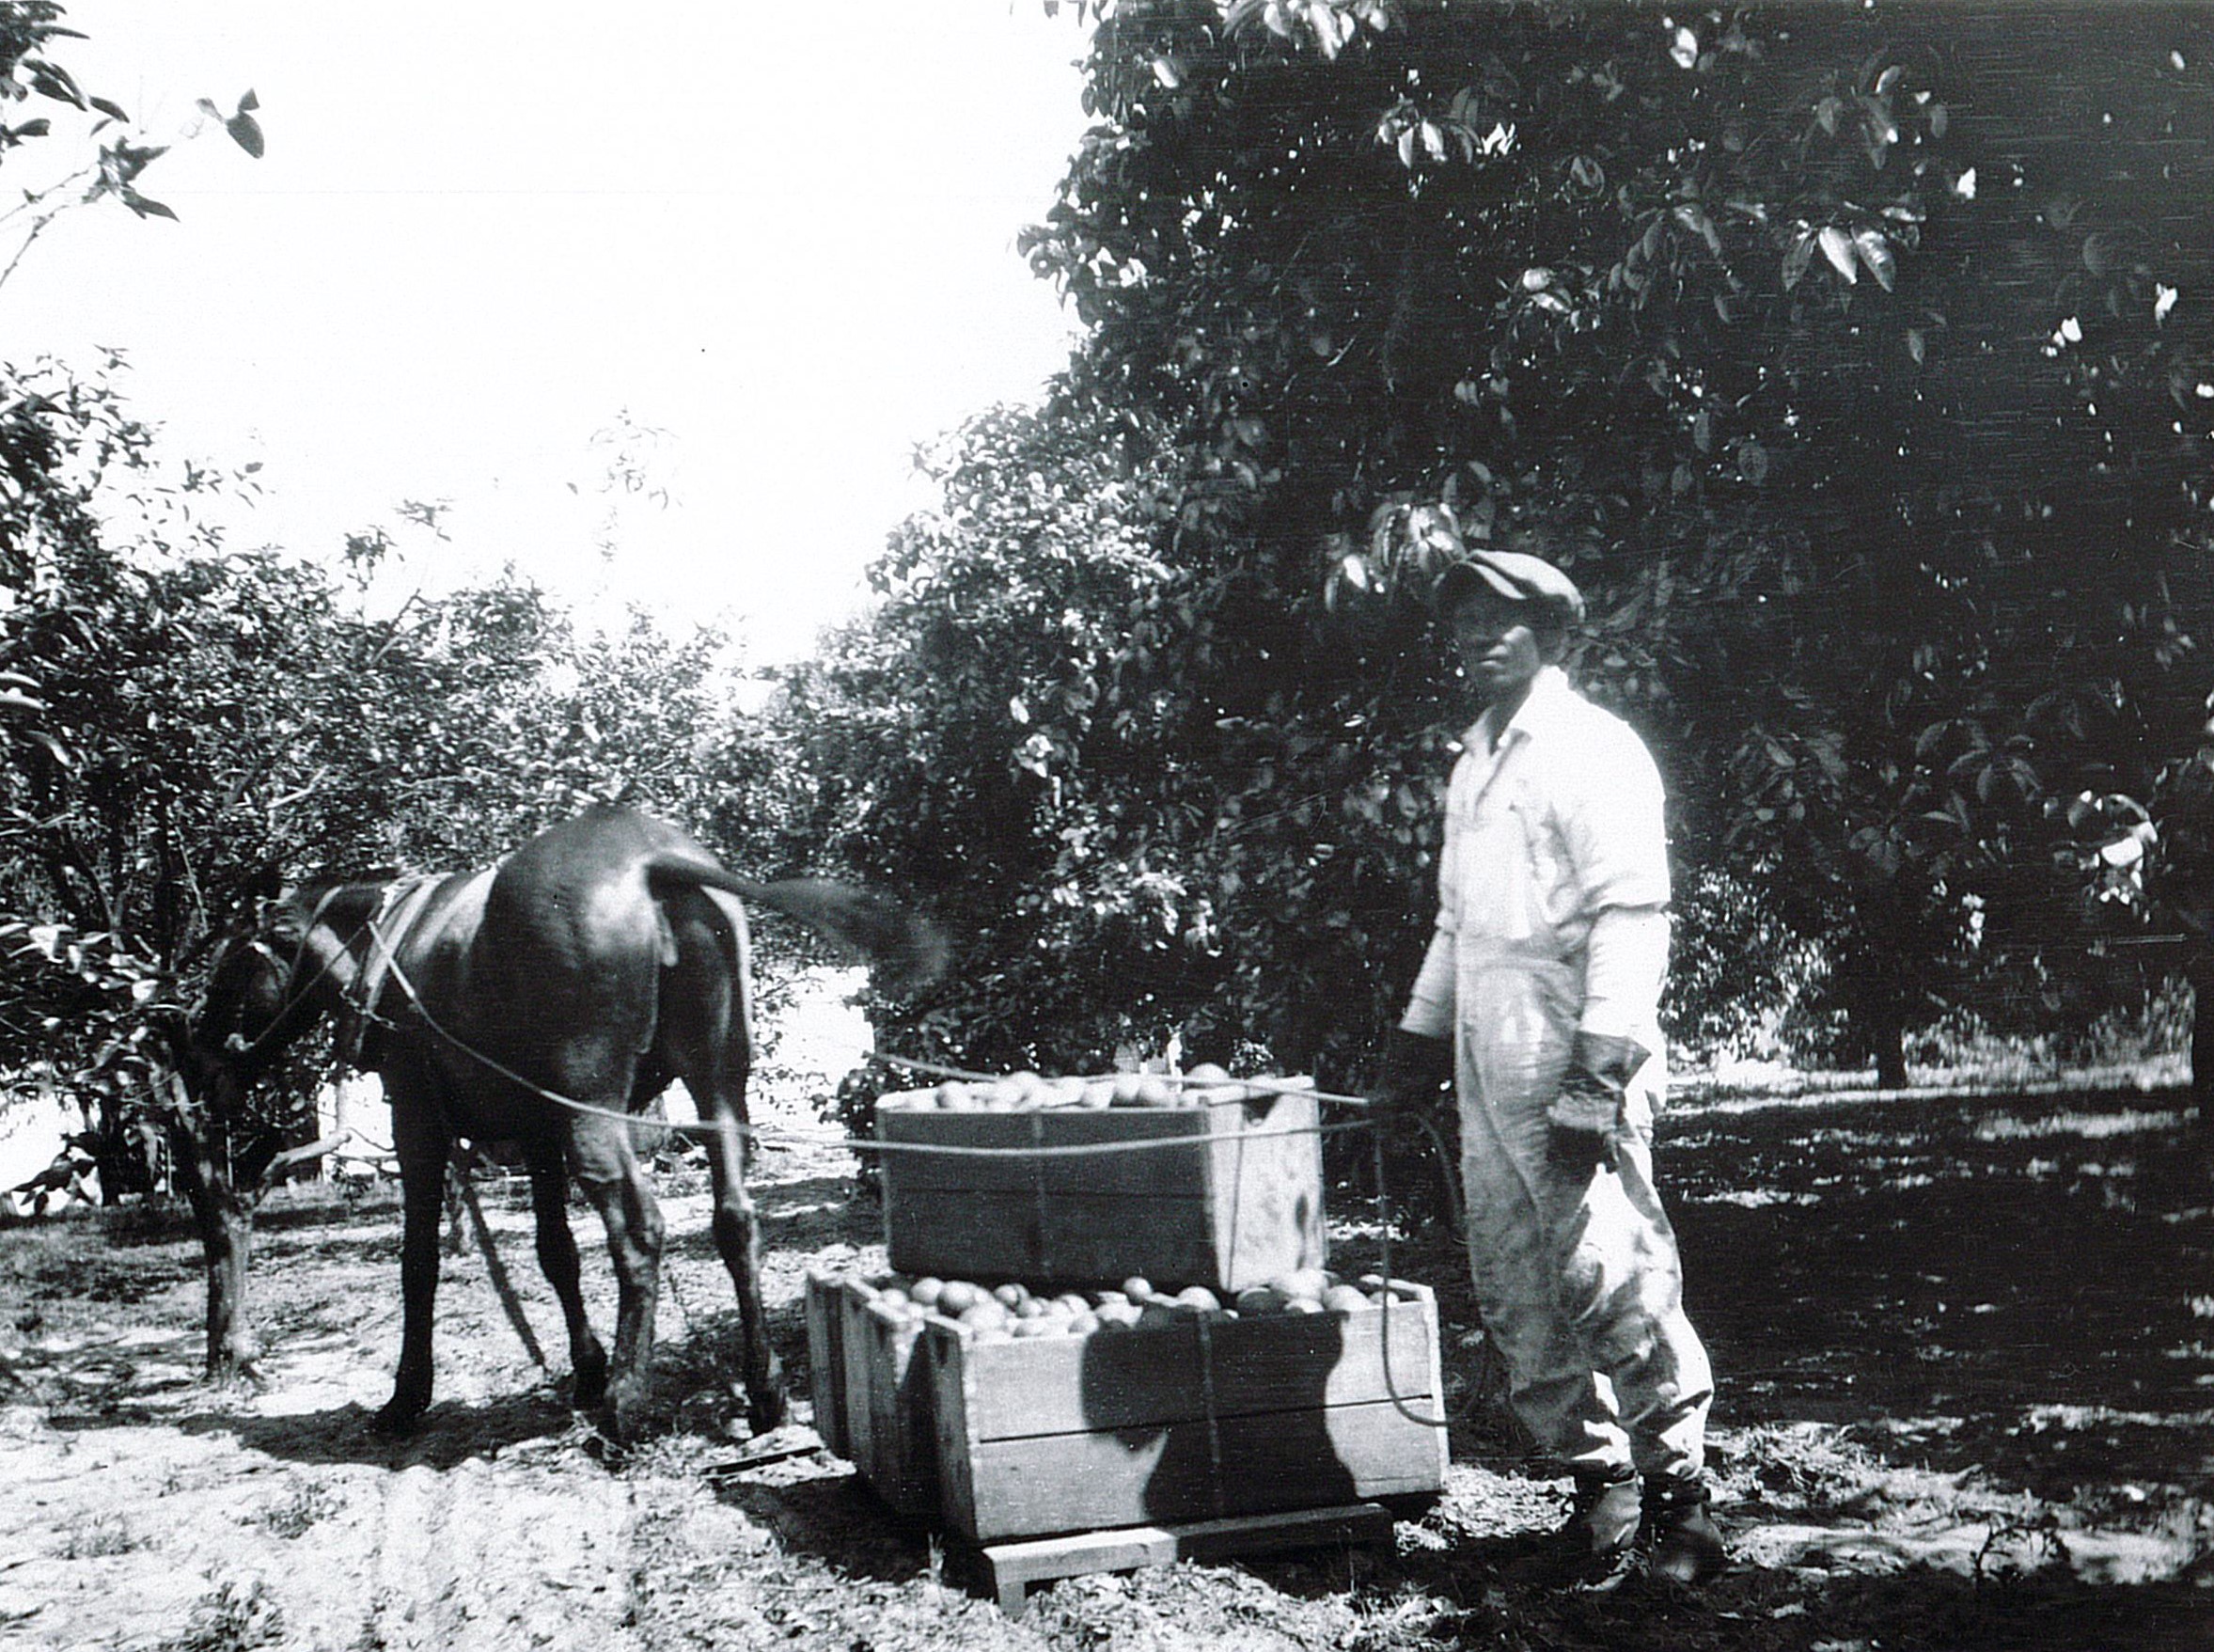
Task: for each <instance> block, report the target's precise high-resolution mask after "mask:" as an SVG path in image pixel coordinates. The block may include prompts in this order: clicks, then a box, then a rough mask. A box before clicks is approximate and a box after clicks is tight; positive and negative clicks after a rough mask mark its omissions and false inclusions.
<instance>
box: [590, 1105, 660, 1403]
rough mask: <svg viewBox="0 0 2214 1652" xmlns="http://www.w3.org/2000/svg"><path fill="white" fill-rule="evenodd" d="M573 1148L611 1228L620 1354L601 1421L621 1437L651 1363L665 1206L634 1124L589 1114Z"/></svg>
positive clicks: (644, 1386)
mask: <svg viewBox="0 0 2214 1652" xmlns="http://www.w3.org/2000/svg"><path fill="white" fill-rule="evenodd" d="M573 1153H574V1155H575V1159H576V1177H577V1180H578V1181H579V1182H581V1183H583V1184H584V1190H585V1196H586V1197H587V1198H589V1199H590V1200H591V1202H592V1205H593V1208H595V1209H596V1210H598V1211H599V1213H600V1219H601V1221H602V1222H604V1223H605V1225H606V1229H607V1254H608V1255H609V1257H610V1258H612V1259H613V1261H614V1264H615V1289H616V1310H615V1358H614V1361H613V1365H612V1368H611V1370H610V1371H609V1374H608V1383H607V1394H606V1401H605V1405H604V1407H603V1408H602V1413H601V1421H602V1425H603V1426H604V1427H605V1429H606V1431H607V1434H608V1437H609V1438H610V1439H612V1440H617V1441H619V1442H620V1441H622V1440H628V1439H630V1438H631V1433H632V1429H633V1426H634V1425H635V1424H636V1420H637V1416H638V1412H639V1408H640V1407H641V1406H642V1404H643V1403H644V1401H645V1398H646V1389H647V1367H648V1365H649V1363H650V1362H651V1361H652V1357H653V1310H654V1297H655V1293H656V1292H657V1291H658V1290H659V1288H660V1284H661V1241H662V1232H663V1224H662V1219H661V1207H660V1206H659V1205H658V1204H655V1203H654V1200H653V1189H652V1187H651V1186H650V1185H649V1184H648V1182H647V1180H646V1171H645V1167H644V1166H642V1165H640V1164H639V1163H638V1156H637V1155H636V1152H634V1151H633V1150H632V1146H631V1139H630V1125H627V1124H622V1125H618V1124H614V1123H612V1122H603V1121H600V1120H596V1119H594V1120H586V1121H582V1122H580V1123H579V1124H578V1125H577V1126H576V1132H575V1138H574V1142H573Z"/></svg>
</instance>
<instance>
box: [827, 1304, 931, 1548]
mask: <svg viewBox="0 0 2214 1652" xmlns="http://www.w3.org/2000/svg"><path fill="white" fill-rule="evenodd" d="M874 1296H875V1292H874V1291H873V1290H871V1289H870V1288H869V1287H868V1286H867V1285H865V1284H862V1283H861V1282H858V1281H848V1282H846V1288H845V1291H844V1293H843V1299H842V1304H841V1306H842V1311H843V1319H844V1329H843V1342H844V1352H845V1371H846V1390H845V1392H846V1408H845V1430H846V1438H847V1443H848V1447H849V1449H848V1451H847V1452H846V1454H845V1455H847V1457H848V1458H849V1459H850V1460H851V1461H852V1463H853V1465H854V1467H855V1468H856V1470H858V1471H860V1474H861V1478H862V1479H863V1480H864V1481H866V1482H867V1483H868V1485H869V1487H870V1489H871V1490H872V1491H874V1492H875V1493H876V1495H877V1496H879V1497H881V1498H882V1499H883V1500H884V1501H885V1502H886V1503H888V1504H889V1505H890V1506H891V1507H892V1508H894V1509H896V1510H898V1511H899V1512H900V1513H902V1514H921V1513H925V1512H927V1511H928V1510H930V1509H932V1508H934V1507H935V1506H936V1504H937V1501H938V1492H937V1439H936V1434H935V1431H934V1428H933V1426H932V1422H931V1417H932V1407H931V1397H930V1373H929V1368H928V1362H927V1361H926V1360H924V1359H922V1358H920V1357H919V1352H918V1350H919V1345H920V1342H921V1328H920V1327H919V1325H917V1324H915V1323H914V1322H913V1321H896V1320H894V1319H893V1318H892V1317H891V1316H890V1315H888V1314H885V1313H883V1312H881V1311H877V1310H873V1309H872V1308H871V1300H872V1298H874Z"/></svg>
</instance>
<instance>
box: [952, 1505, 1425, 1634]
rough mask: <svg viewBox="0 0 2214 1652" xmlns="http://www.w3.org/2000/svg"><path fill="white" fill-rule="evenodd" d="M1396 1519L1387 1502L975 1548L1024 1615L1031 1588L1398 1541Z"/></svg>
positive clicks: (986, 1576) (991, 1579) (998, 1587)
mask: <svg viewBox="0 0 2214 1652" xmlns="http://www.w3.org/2000/svg"><path fill="white" fill-rule="evenodd" d="M1391 1524H1392V1522H1391V1513H1390V1510H1389V1509H1387V1508H1385V1507H1384V1506H1383V1505H1382V1504H1380V1503H1343V1504H1340V1505H1338V1506H1336V1507H1332V1508H1317V1509H1297V1510H1292V1511H1288V1512H1285V1513H1282V1514H1271V1515H1245V1516H1240V1517H1239V1518H1235V1519H1227V1520H1195V1521H1190V1522H1187V1523H1185V1524H1181V1525H1172V1526H1125V1527H1122V1528H1119V1529H1117V1530H1115V1531H1111V1532H1082V1533H1077V1534H1075V1535H1073V1536H1065V1537H1040V1538H1031V1539H1028V1540H1026V1541H1022V1542H1009V1543H995V1544H989V1545H986V1546H985V1547H983V1548H981V1549H980V1550H976V1561H977V1567H978V1570H979V1571H980V1572H981V1581H982V1583H983V1585H984V1588H985V1590H986V1591H987V1592H988V1593H990V1594H991V1595H992V1596H994V1597H996V1598H997V1601H998V1603H999V1606H1000V1609H1001V1610H1002V1611H1005V1612H1007V1613H1011V1614H1012V1613H1019V1612H1021V1611H1022V1609H1023V1603H1024V1599H1025V1597H1026V1596H1027V1595H1028V1590H1029V1586H1030V1585H1031V1584H1032V1583H1049V1582H1052V1581H1056V1580H1057V1579H1060V1578H1076V1577H1084V1576H1087V1575H1089V1574H1091V1573H1093V1572H1114V1571H1124V1570H1127V1569H1129V1568H1130V1567H1133V1566H1147V1565H1170V1564H1171V1563H1173V1562H1175V1561H1179V1560H1196V1561H1208V1560H1227V1559H1231V1558H1233V1557H1236V1556H1240V1555H1248V1554H1269V1553H1275V1552H1278V1551H1280V1550H1287V1549H1311V1548H1319V1547H1322V1546H1324V1545H1330V1546H1333V1547H1334V1546H1337V1545H1340V1544H1372V1543H1389V1542H1390V1541H1391Z"/></svg>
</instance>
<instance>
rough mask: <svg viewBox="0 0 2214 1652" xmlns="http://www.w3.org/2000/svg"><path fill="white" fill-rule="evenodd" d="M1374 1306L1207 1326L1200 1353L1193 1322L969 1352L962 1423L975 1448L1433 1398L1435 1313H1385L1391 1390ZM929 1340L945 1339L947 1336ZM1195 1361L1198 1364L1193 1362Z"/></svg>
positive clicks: (1409, 1309)
mask: <svg viewBox="0 0 2214 1652" xmlns="http://www.w3.org/2000/svg"><path fill="white" fill-rule="evenodd" d="M1384 1317H1385V1311H1384V1310H1383V1309H1381V1308H1370V1309H1368V1310H1366V1311H1365V1312H1361V1313H1358V1314H1270V1315H1267V1316H1265V1317H1249V1318H1239V1319H1228V1318H1219V1317H1218V1318H1216V1319H1214V1320H1212V1321H1210V1322H1209V1323H1208V1325H1207V1327H1206V1332H1207V1334H1206V1338H1205V1341H1204V1344H1203V1345H1202V1342H1201V1335H1200V1324H1199V1318H1198V1316H1197V1315H1190V1316H1180V1322H1179V1323H1176V1324H1173V1325H1170V1326H1164V1327H1161V1328H1159V1329H1153V1328H1148V1329H1140V1330H1131V1331H1123V1332H1120V1333H1102V1334H1097V1335H1093V1336H1090V1337H1041V1338H1037V1339H1035V1340H1031V1341H1023V1342H1006V1343H972V1344H970V1345H968V1346H967V1347H966V1349H965V1350H964V1352H963V1354H962V1357H963V1358H964V1359H966V1360H967V1361H969V1362H970V1363H971V1364H972V1365H973V1366H974V1368H975V1372H976V1388H975V1393H976V1398H975V1406H974V1410H973V1412H972V1415H971V1416H970V1418H969V1428H970V1431H971V1437H972V1438H973V1439H975V1440H980V1441H981V1440H1007V1439H1020V1438H1024V1437H1028V1436H1032V1435H1041V1434H1078V1433H1082V1432H1085V1431H1086V1430H1091V1429H1102V1428H1109V1429H1111V1428H1127V1427H1137V1426H1146V1425H1151V1424H1164V1423H1183V1422H1190V1421H1193V1420H1195V1419H1200V1418H1203V1417H1205V1416H1206V1415H1207V1410H1208V1401H1209V1396H1210V1395H1212V1397H1213V1404H1214V1409H1215V1413H1216V1414H1217V1415H1218V1416H1228V1415H1236V1414H1243V1413H1252V1412H1270V1411H1295V1410H1302V1409H1305V1408H1309V1407H1312V1406H1317V1405H1332V1406H1335V1405H1357V1404H1360V1403H1363V1402H1365V1401H1369V1400H1380V1399H1385V1398H1387V1397H1389V1396H1390V1393H1391V1392H1393V1391H1394V1390H1396V1392H1398V1393H1400V1394H1401V1395H1402V1396H1410V1395H1434V1394H1436V1393H1437V1329H1436V1327H1437V1321H1436V1308H1435V1305H1434V1304H1433V1303H1429V1302H1395V1303H1393V1304H1392V1307H1391V1326H1390V1332H1391V1334H1390V1351H1391V1370H1390V1383H1389V1384H1387V1382H1386V1380H1385V1370H1384V1345H1385V1339H1384ZM935 1334H940V1335H946V1336H949V1337H950V1336H951V1334H952V1333H950V1332H942V1331H941V1332H938V1333H935ZM1202 1359H1204V1360H1205V1361H1207V1362H1206V1363H1205V1364H1202Z"/></svg>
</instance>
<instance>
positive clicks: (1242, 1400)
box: [925, 1285, 1446, 1544]
mask: <svg viewBox="0 0 2214 1652" xmlns="http://www.w3.org/2000/svg"><path fill="white" fill-rule="evenodd" d="M1396 1289H1397V1292H1398V1295H1397V1297H1396V1298H1395V1299H1394V1300H1392V1301H1391V1302H1390V1305H1389V1308H1386V1307H1384V1306H1375V1305H1372V1306H1370V1307H1368V1308H1366V1309H1363V1310H1358V1311H1353V1312H1341V1313H1328V1314H1264V1315H1250V1316H1245V1317H1231V1316H1225V1315H1215V1314H1176V1315H1174V1316H1173V1317H1172V1318H1169V1319H1167V1320H1165V1321H1164V1322H1162V1323H1159V1324H1157V1325H1147V1326H1140V1327H1139V1328H1138V1329H1132V1330H1127V1331H1118V1332H1112V1333H1108V1332H1094V1333H1092V1334H1091V1335H1090V1336H1085V1337H1040V1338H1036V1339H1033V1340H1027V1341H1026V1340H1016V1341H996V1340H987V1339H981V1338H979V1337H977V1336H976V1335H974V1334H972V1333H970V1332H968V1331H967V1330H966V1328H964V1327H961V1326H958V1325H955V1324H953V1323H951V1322H950V1321H948V1320H945V1319H942V1318H933V1319H932V1320H931V1321H930V1322H928V1325H927V1327H926V1329H925V1339H926V1345H927V1348H928V1369H929V1373H930V1378H931V1403H932V1408H933V1419H934V1426H935V1430H936V1442H937V1443H936V1459H937V1462H936V1467H937V1474H938V1508H939V1512H940V1514H941V1516H942V1517H943V1518H944V1520H945V1523H946V1525H947V1526H948V1527H949V1528H950V1529H951V1530H952V1531H953V1532H955V1533H956V1534H959V1535H960V1536H962V1537H964V1538H966V1539H967V1540H968V1541H969V1542H971V1543H975V1544H991V1543H997V1542H1000V1541H1003V1540H1005V1539H1009V1538H1017V1537H1042V1536H1046V1535H1049V1534H1055V1533H1063V1532H1090V1531H1100V1530H1105V1529H1108V1528H1118V1527H1127V1526H1139V1525H1165V1524H1170V1523H1174V1522H1182V1521H1191V1520H1220V1519H1229V1518H1239V1517H1244V1516H1249V1515H1261V1514H1270V1513H1276V1512H1280V1511H1283V1510H1288V1509H1297V1508H1316V1507H1327V1506H1337V1505H1345V1504H1350V1503H1358V1502H1360V1501H1363V1500H1367V1499H1374V1498H1411V1497H1419V1496H1422V1495H1426V1494H1430V1493H1435V1492H1437V1491H1438V1490H1439V1489H1441V1488H1442V1487H1443V1486H1444V1484H1445V1467H1446V1436H1445V1430H1444V1428H1443V1427H1442V1426H1440V1425H1435V1424H1436V1420H1437V1419H1441V1418H1442V1417H1443V1415H1444V1399H1443V1385H1442V1384H1441V1382H1440V1380H1439V1361H1438V1331H1437V1298H1436V1297H1435V1296H1434V1295H1433V1294H1432V1293H1431V1292H1430V1291H1429V1290H1428V1289H1427V1288H1426V1287H1423V1286H1420V1285H1401V1286H1398V1287H1396ZM1387 1322H1388V1323H1389V1332H1390V1336H1389V1344H1390V1368H1389V1373H1387V1369H1386V1364H1385V1348H1386V1328H1387ZM1394 1394H1396V1395H1397V1400H1396V1403H1395V1401H1394V1397H1393V1396H1394ZM1410 1413H1411V1414H1410Z"/></svg>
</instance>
